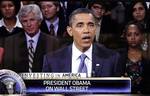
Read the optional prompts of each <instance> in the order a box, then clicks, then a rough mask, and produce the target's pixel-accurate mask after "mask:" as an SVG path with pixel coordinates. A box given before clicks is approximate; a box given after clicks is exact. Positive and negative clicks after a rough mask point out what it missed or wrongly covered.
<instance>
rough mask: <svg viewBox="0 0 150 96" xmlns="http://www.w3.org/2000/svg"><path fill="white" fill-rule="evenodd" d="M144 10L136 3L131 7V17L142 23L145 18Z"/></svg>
mask: <svg viewBox="0 0 150 96" xmlns="http://www.w3.org/2000/svg"><path fill="white" fill-rule="evenodd" d="M145 13H146V12H145V8H144V6H143V5H142V4H141V3H137V4H135V5H134V7H133V13H132V15H133V17H134V19H135V20H137V21H142V20H144V18H145Z"/></svg>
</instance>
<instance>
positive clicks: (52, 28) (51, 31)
mask: <svg viewBox="0 0 150 96" xmlns="http://www.w3.org/2000/svg"><path fill="white" fill-rule="evenodd" d="M50 35H52V36H54V35H55V31H54V25H53V24H51V25H50Z"/></svg>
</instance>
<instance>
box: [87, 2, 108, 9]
mask: <svg viewBox="0 0 150 96" xmlns="http://www.w3.org/2000/svg"><path fill="white" fill-rule="evenodd" d="M94 4H99V5H101V6H102V8H103V9H106V4H105V2H104V1H103V0H91V1H89V3H88V9H91V7H92V6H93V5H94Z"/></svg>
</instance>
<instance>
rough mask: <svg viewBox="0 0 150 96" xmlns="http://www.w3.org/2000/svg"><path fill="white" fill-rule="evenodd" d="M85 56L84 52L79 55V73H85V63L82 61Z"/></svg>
mask: <svg viewBox="0 0 150 96" xmlns="http://www.w3.org/2000/svg"><path fill="white" fill-rule="evenodd" d="M86 57H87V56H86V55H85V54H81V55H80V60H81V61H80V65H79V69H78V72H79V73H86V75H87V67H86V64H85V63H84V61H85V58H86Z"/></svg>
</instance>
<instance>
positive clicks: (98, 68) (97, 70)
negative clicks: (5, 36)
mask: <svg viewBox="0 0 150 96" xmlns="http://www.w3.org/2000/svg"><path fill="white" fill-rule="evenodd" d="M92 53H93V54H92V77H100V76H101V73H102V67H103V59H102V58H100V54H101V53H100V52H99V49H98V48H97V46H96V45H95V44H93V52H92Z"/></svg>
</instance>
